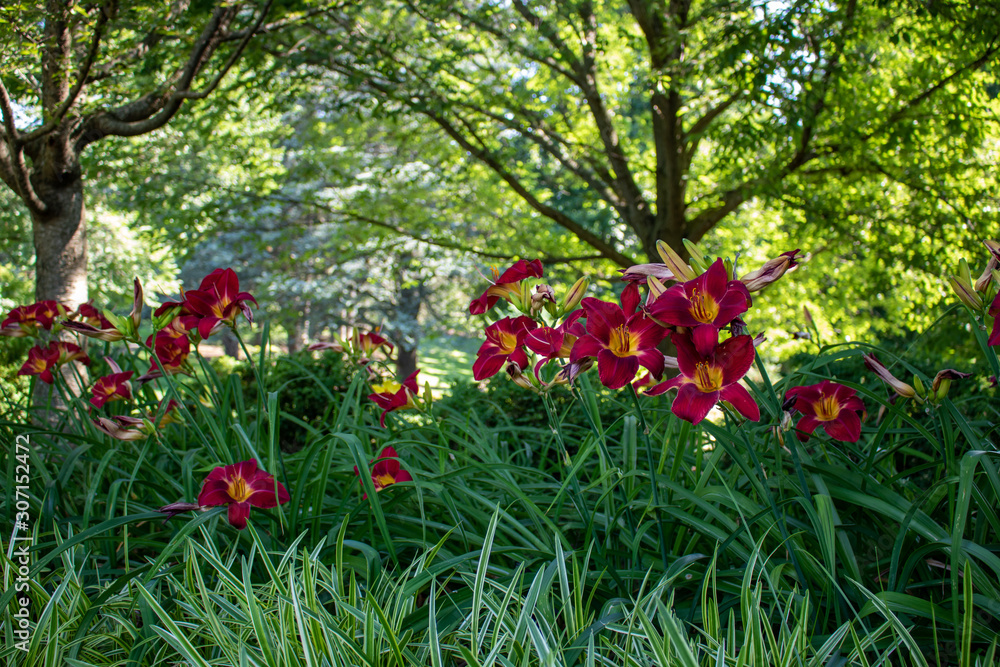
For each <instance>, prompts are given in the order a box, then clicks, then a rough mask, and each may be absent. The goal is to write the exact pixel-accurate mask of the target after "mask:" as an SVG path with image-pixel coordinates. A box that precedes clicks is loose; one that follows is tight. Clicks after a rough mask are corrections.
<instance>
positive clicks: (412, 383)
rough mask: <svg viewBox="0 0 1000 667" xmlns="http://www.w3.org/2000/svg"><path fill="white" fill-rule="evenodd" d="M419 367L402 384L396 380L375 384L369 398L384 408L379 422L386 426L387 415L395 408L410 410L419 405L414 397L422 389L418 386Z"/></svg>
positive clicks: (383, 426)
mask: <svg viewBox="0 0 1000 667" xmlns="http://www.w3.org/2000/svg"><path fill="white" fill-rule="evenodd" d="M419 372H420V370H419V369H417V370H415V371H413V372H412V373H410V375H409V377H407V378H406V379H405V380H403V382H402V384H400V383H399V382H396V381H395V380H386V381H385V382H382V383H380V384H373V385H372V391H374V392H375V393H373V394H369V395H368V398H370V399H371V400H373V401H375V404H376V405H378V406H379V407H380V408H382V417H381V418H380V419H379V424H381V425H382V428H385V416H386V415H387V414H389V413H390V412H392V411H393V410H408V409H410V408H415V407H417V404H416V403H415V402H414V400H413V397H414V396H416V395H417V393H418V392H419V391H420V389H419V387H417V373H419Z"/></svg>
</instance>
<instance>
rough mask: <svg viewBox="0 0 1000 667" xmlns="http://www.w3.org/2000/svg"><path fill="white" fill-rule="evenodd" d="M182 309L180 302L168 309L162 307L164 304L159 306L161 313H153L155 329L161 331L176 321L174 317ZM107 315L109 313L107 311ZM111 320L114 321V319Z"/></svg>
mask: <svg viewBox="0 0 1000 667" xmlns="http://www.w3.org/2000/svg"><path fill="white" fill-rule="evenodd" d="M180 311H181V306H180V304H176V305H173V306H172V307H169V308H166V309H162V306H161V308H158V309H157V312H159V315H157V314H155V313H154V314H153V330H154V331H159V330H160V329H163V328H164V327H166V326H168V325H169V324H170V323H171V322H173V321H174V317H176V316H177V315H178V314H179V313H180ZM105 315H107V312H106V311H105ZM109 319H110V318H109ZM111 321H112V322H114V320H111Z"/></svg>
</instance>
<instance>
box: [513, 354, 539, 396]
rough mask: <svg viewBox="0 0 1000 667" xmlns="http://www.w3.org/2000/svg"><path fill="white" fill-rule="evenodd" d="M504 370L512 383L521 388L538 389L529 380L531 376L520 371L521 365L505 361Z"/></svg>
mask: <svg viewBox="0 0 1000 667" xmlns="http://www.w3.org/2000/svg"><path fill="white" fill-rule="evenodd" d="M505 370H506V371H507V376H508V377H510V379H511V380H513V381H514V384H516V385H517V386H518V387H520V388H521V389H528V390H530V391H535V392H537V391H538V389H537V388H536V387H535V385H534V384H532V382H531V376H529V375H525V374H524V373H522V372H521V367H520V366H518V365H517V364H515V363H514V362H513V361H508V362H507V368H506V369H505Z"/></svg>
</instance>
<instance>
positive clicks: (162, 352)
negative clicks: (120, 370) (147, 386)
mask: <svg viewBox="0 0 1000 667" xmlns="http://www.w3.org/2000/svg"><path fill="white" fill-rule="evenodd" d="M176 333H177V332H176V330H172V329H161V330H160V331H157V332H156V342H155V343H154V342H153V336H150V337H149V338H147V339H146V347H152V348H153V354H154V355H155V356H156V358H157V359H158V360H159V362H160V366H162V367H163V368H162V370H161V369H160V368H159V367H158V366H157V365H156V363H155V362H154V363H153V365H152V366H151V367H150V369H149V373H147V374H146V376H143V377H146V378H148V379H152V377H160V375H162V374H163V373H167V374H168V375H173V374H174V373H177V372H179V371H180V370H181V366H182V365H183V364H184V362H185V361H186V360H187V358H188V354H190V353H191V341H189V340H188V337H187V336H183V335H180V336H178V335H176ZM150 376H152V377H150Z"/></svg>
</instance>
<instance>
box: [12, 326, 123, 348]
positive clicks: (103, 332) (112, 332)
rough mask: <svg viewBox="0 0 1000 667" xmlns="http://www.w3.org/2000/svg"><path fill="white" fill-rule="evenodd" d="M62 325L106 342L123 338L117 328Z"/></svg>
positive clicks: (82, 334)
mask: <svg viewBox="0 0 1000 667" xmlns="http://www.w3.org/2000/svg"><path fill="white" fill-rule="evenodd" d="M63 327H64V328H66V329H69V330H70V331H72V332H74V333H78V334H80V335H81V336H86V337H88V338H97V339H98V340H103V341H105V342H108V343H114V342H117V341H120V340H123V339H124V338H125V336H123V335H122V333H121V332H120V331H118V330H117V329H98V328H97V327H92V326H90V325H89V324H85V323H83V322H63ZM2 334H3V332H2V331H0V335H2Z"/></svg>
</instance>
